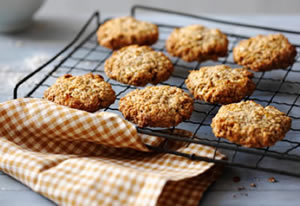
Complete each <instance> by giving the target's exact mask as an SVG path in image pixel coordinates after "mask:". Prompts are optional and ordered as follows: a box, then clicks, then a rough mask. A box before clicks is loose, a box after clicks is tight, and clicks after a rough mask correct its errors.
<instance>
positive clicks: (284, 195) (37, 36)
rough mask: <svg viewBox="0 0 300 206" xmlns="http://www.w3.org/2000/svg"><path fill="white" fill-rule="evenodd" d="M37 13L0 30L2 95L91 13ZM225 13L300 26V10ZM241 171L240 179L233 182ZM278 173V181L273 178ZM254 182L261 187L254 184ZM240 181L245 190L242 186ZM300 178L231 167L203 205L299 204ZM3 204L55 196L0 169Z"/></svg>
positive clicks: (46, 204) (31, 202) (24, 203)
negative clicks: (24, 25) (27, 23)
mask: <svg viewBox="0 0 300 206" xmlns="http://www.w3.org/2000/svg"><path fill="white" fill-rule="evenodd" d="M43 11H44V10H42V12H40V13H39V14H38V15H37V18H36V21H35V23H34V25H33V26H32V27H31V28H30V29H29V30H27V31H26V32H24V33H19V34H13V35H8V34H5V35H0V54H1V55H0V82H1V84H0V101H1V102H2V101H5V100H8V99H11V98H12V91H13V86H14V84H15V83H16V81H17V80H18V79H20V77H21V76H24V75H26V74H27V73H28V72H30V70H31V69H32V68H29V67H28V65H26V63H25V60H26V59H28V58H31V57H32V56H34V55H39V54H44V55H45V56H49V57H51V56H53V55H54V54H55V53H57V52H58V51H59V50H60V49H61V48H63V46H64V45H66V44H67V43H68V42H69V41H70V39H71V38H72V37H74V35H75V34H76V33H77V32H78V30H79V28H80V27H81V25H82V24H83V23H84V22H85V21H86V19H87V18H88V17H89V16H90V15H91V14H90V13H89V12H86V13H81V14H80V15H75V14H74V13H72V11H68V12H69V13H67V14H65V15H64V16H56V15H55V11H48V10H47V11H44V12H43ZM224 18H226V19H231V20H236V21H242V22H247V23H256V24H260V25H268V26H279V27H281V28H287V29H294V30H299V31H300V16H226V17H224ZM234 176H239V177H240V178H241V181H240V182H238V183H235V182H233V180H232V178H233V177H234ZM271 176H274V177H275V178H276V179H277V180H278V182H277V183H270V182H268V178H269V177H271ZM251 183H255V184H256V187H255V188H254V187H250V184H251ZM239 187H245V190H242V191H239V190H238V188H239ZM299 194H300V178H294V177H288V176H281V175H276V174H270V173H264V172H259V171H253V170H245V169H238V168H226V169H225V170H224V174H223V175H222V177H221V178H220V179H219V180H218V181H217V182H216V183H215V184H214V185H212V186H211V187H210V188H209V190H208V191H207V192H206V194H205V196H204V198H203V200H202V201H201V202H200V205H203V206H204V205H205V206H208V205H209V206H217V205H228V206H229V205H236V206H239V205H244V206H246V205H272V206H276V205H278V206H281V205H286V206H288V205H299V204H300V203H299V202H300V195H299ZM0 205H1V206H6V205H7V206H14V205H17V206H27V205H30V206H34V205H38V206H41V205H42V206H50V205H54V204H53V203H52V202H51V201H49V200H47V199H46V198H44V197H42V196H41V195H39V194H37V193H35V192H32V191H31V190H30V189H29V188H28V187H27V186H24V185H23V184H21V183H19V182H18V181H16V180H14V179H12V178H11V177H9V176H7V175H6V174H3V173H1V172H0Z"/></svg>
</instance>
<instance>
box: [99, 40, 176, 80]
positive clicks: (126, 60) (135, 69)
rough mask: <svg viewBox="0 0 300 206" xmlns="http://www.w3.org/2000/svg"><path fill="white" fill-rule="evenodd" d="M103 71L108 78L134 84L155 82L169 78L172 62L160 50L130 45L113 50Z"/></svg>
mask: <svg viewBox="0 0 300 206" xmlns="http://www.w3.org/2000/svg"><path fill="white" fill-rule="evenodd" d="M104 68H105V73H106V75H107V76H109V77H110V78H112V79H114V80H117V81H119V82H122V83H124V84H130V85H135V86H145V85H146V84H148V83H152V84H157V83H159V82H162V81H165V80H167V79H168V78H169V76H170V75H171V73H172V72H173V70H174V68H173V64H172V62H171V61H170V59H169V58H168V57H167V56H166V55H164V53H162V52H156V51H154V50H153V49H152V48H151V47H149V46H138V45H131V46H127V47H123V48H122V49H120V50H118V51H115V52H114V53H113V55H112V56H111V57H110V58H109V59H107V60H106V62H105V67H104Z"/></svg>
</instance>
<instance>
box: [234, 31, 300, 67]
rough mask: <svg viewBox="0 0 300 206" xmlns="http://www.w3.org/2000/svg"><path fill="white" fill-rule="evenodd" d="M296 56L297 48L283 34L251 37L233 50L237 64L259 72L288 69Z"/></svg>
mask: <svg viewBox="0 0 300 206" xmlns="http://www.w3.org/2000/svg"><path fill="white" fill-rule="evenodd" d="M296 55H297V51H296V48H295V47H294V46H293V45H292V44H291V43H290V42H289V41H288V39H287V38H286V37H285V36H284V35H282V34H269V35H258V36H255V37H251V38H249V39H246V40H242V41H240V42H239V43H238V45H237V46H236V47H235V48H234V49H233V57H234V61H235V62H236V63H238V64H240V65H243V66H245V67H247V68H250V69H252V70H253V71H258V72H263V71H268V70H272V69H280V68H287V67H288V66H290V65H291V64H293V62H294V61H295V56H296Z"/></svg>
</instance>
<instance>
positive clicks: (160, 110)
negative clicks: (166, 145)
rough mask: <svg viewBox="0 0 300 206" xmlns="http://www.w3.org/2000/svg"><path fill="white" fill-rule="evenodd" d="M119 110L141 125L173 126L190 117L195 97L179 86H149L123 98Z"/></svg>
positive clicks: (127, 117) (128, 118)
mask: <svg viewBox="0 0 300 206" xmlns="http://www.w3.org/2000/svg"><path fill="white" fill-rule="evenodd" d="M119 110H120V111H121V112H122V114H123V115H124V117H125V118H126V119H127V120H129V121H132V122H133V123H135V124H137V125H138V126H139V127H147V126H150V127H172V126H176V125H177V124H179V123H180V122H182V121H184V120H186V119H189V118H190V116H191V114H192V112H193V99H192V98H191V97H190V96H189V95H188V94H187V93H185V92H184V91H183V90H182V89H179V88H177V87H170V86H148V87H146V88H144V89H136V90H133V91H132V92H130V93H128V94H127V95H125V97H123V98H121V100H120V105H119Z"/></svg>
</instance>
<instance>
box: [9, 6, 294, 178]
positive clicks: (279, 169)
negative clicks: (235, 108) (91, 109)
mask: <svg viewBox="0 0 300 206" xmlns="http://www.w3.org/2000/svg"><path fill="white" fill-rule="evenodd" d="M137 11H148V12H158V13H160V14H170V15H175V17H177V18H178V17H180V18H181V17H182V18H191V19H193V20H196V21H198V20H199V21H200V20H201V23H202V24H205V23H217V24H219V25H221V26H224V25H226V26H231V28H245V29H248V30H257V31H258V32H268V33H269V32H272V33H273V32H281V33H284V34H285V35H294V36H296V37H300V32H297V31H289V30H282V29H276V28H270V27H262V26H254V25H246V24H241V23H236V22H229V21H223V20H218V19H212V18H208V17H203V16H195V15H190V14H185V13H180V12H174V11H168V10H164V9H158V8H151V7H145V6H139V5H137V6H134V7H132V10H131V15H132V16H135V17H136V18H138V17H137V15H136V13H137ZM93 21H95V22H96V24H93V23H92V22H93ZM101 23H103V22H100V15H99V13H98V12H95V13H94V14H93V15H92V16H91V18H90V19H89V20H88V21H87V23H86V24H85V25H84V27H83V28H82V29H81V31H80V32H79V33H78V34H77V36H76V37H75V38H74V40H73V41H72V42H71V43H70V44H69V45H67V46H66V47H65V48H64V49H63V50H62V51H61V52H59V53H58V54H57V55H55V56H54V57H53V58H51V59H50V60H49V61H48V62H46V63H45V64H44V65H42V66H41V67H39V68H37V69H36V70H35V71H33V72H32V73H30V74H29V75H28V76H26V77H25V78H24V79H22V80H21V81H20V82H19V83H18V84H17V85H16V87H15V89H14V98H17V97H18V93H19V92H20V91H19V87H20V86H21V85H22V86H23V87H24V88H25V87H26V89H24V88H23V90H22V91H26V92H27V93H26V94H25V95H22V96H24V97H37V98H41V97H42V96H43V92H44V90H45V89H46V88H47V87H49V86H50V85H51V84H53V83H54V82H55V80H56V79H57V78H58V77H59V76H61V75H63V74H66V73H70V74H73V75H80V74H84V73H87V72H93V73H98V74H101V75H102V76H103V77H104V78H105V80H106V81H107V82H109V83H110V84H111V85H112V87H113V89H114V90H115V91H116V94H117V98H116V102H115V103H114V104H112V105H111V106H110V107H108V108H106V109H104V111H110V112H115V113H118V114H121V113H120V112H119V110H118V101H119V100H120V98H121V97H123V96H124V95H125V94H127V93H128V92H130V91H132V90H134V89H136V88H137V87H134V86H130V85H125V84H122V83H119V82H117V81H114V80H112V79H109V78H108V77H107V76H106V75H105V73H104V62H105V60H106V59H107V58H108V57H109V56H110V55H111V54H112V51H111V50H109V49H106V48H104V47H101V46H99V44H98V42H97V36H96V31H97V29H98V27H99V26H100V25H101ZM154 23H155V24H157V25H158V27H159V32H160V38H159V40H158V42H157V43H156V44H154V45H153V46H152V47H153V48H154V49H155V50H157V51H162V52H164V53H165V54H166V55H168V53H167V52H166V49H165V46H164V43H165V40H166V38H167V36H168V35H169V34H170V33H171V31H172V30H173V29H174V28H175V27H177V26H175V25H170V24H163V23H161V22H154ZM90 27H92V30H91V32H89V33H88V34H87V35H86V36H84V33H86V31H87V30H88V28H90ZM224 33H226V35H227V37H228V39H229V42H230V44H229V49H228V55H227V56H226V57H224V58H219V60H218V61H214V62H212V61H207V62H202V63H199V62H192V63H187V62H184V61H182V60H181V59H179V58H175V57H171V56H169V55H168V56H169V57H170V59H171V60H172V62H173V64H174V67H175V71H174V73H173V74H172V76H171V77H170V78H169V79H168V80H167V81H165V82H162V83H160V84H159V85H171V86H177V87H179V88H182V89H183V90H185V91H186V92H188V90H187V88H186V86H185V84H184V81H185V79H186V77H187V75H188V74H189V70H193V69H198V68H199V67H200V66H207V65H217V64H227V65H230V66H232V67H239V66H238V65H236V64H235V63H234V61H233V58H232V49H233V48H234V46H235V45H236V44H237V43H238V42H239V41H240V40H242V39H246V38H249V35H248V36H247V35H244V34H241V33H238V34H236V33H234V32H225V31H224ZM294 45H295V47H296V49H297V53H298V56H297V57H296V61H295V63H294V65H292V66H290V67H289V68H287V69H278V70H273V71H271V72H256V73H255V77H254V81H255V83H256V86H257V88H256V90H255V92H254V93H253V94H252V95H251V96H249V97H246V98H245V99H247V100H254V101H256V102H258V103H260V104H262V105H264V106H266V105H273V106H275V107H277V108H278V109H280V110H281V111H283V112H285V113H286V114H287V115H289V116H290V117H291V118H292V121H293V123H292V128H291V130H290V132H288V134H287V135H286V137H285V138H284V139H283V140H281V141H279V142H278V143H277V144H276V145H275V146H272V147H266V148H246V147H243V146H240V145H237V144H233V143H231V142H229V141H227V140H226V139H223V138H216V137H215V136H214V135H213V133H212V131H211V128H210V123H211V120H212V118H213V117H214V115H215V114H216V113H217V111H218V109H219V108H220V105H218V104H209V103H205V102H203V101H198V100H195V102H194V111H193V114H192V116H191V118H190V119H189V120H186V121H184V122H183V123H181V124H179V125H178V126H177V127H176V129H183V130H188V131H189V132H191V133H192V134H193V135H192V138H190V137H189V138H187V137H184V136H179V135H176V134H175V133H172V131H173V130H174V129H175V128H171V129H169V131H168V132H165V131H166V130H163V129H162V128H137V130H138V132H140V133H144V134H149V135H156V136H159V137H162V138H165V144H164V146H160V147H153V146H149V145H148V147H150V148H151V149H152V150H154V151H157V152H165V153H171V154H174V155H180V156H184V157H187V158H190V159H192V160H202V161H208V162H215V163H221V164H224V165H227V166H236V167H242V168H249V169H258V170H262V171H267V172H274V173H281V174H285V175H291V176H297V177H300V139H299V138H300V124H299V123H300V98H299V96H300V60H299V53H300V45H297V44H294ZM61 57H62V58H61ZM33 79H35V82H34V81H33ZM24 85H25V86H24ZM169 140H176V141H183V142H187V143H190V144H203V145H208V146H213V147H214V148H215V153H214V155H213V157H211V158H205V157H201V156H199V155H197V154H192V155H191V154H185V153H181V152H179V151H176V150H172V149H171V148H170V147H168V141H169ZM217 151H220V152H222V153H223V154H225V155H226V156H227V158H226V159H223V160H220V159H215V154H216V152H217Z"/></svg>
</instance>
